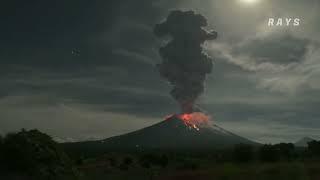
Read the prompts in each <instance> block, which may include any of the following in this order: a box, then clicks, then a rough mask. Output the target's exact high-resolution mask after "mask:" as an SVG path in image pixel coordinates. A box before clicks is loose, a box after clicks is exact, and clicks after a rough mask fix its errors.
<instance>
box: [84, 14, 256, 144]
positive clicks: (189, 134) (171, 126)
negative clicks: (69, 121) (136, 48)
mask: <svg viewBox="0 0 320 180" xmlns="http://www.w3.org/2000/svg"><path fill="white" fill-rule="evenodd" d="M205 26H207V21H206V19H205V18H204V17H203V16H202V15H199V14H195V13H194V12H192V11H186V12H183V11H172V12H171V13H170V15H169V16H168V18H167V19H166V21H164V22H163V23H161V24H158V25H156V27H155V29H154V32H155V34H156V35H157V36H159V37H163V36H166V35H168V36H170V37H171V41H170V42H168V43H167V44H166V45H165V46H164V47H162V48H160V55H161V57H162V59H163V62H162V63H161V64H158V65H157V67H158V69H159V72H160V74H161V76H162V77H163V78H165V79H166V80H168V81H169V82H170V84H171V85H172V86H173V89H172V91H171V95H172V97H173V98H174V99H175V100H176V101H177V102H178V103H179V105H180V106H181V111H182V112H181V113H179V114H174V115H170V116H168V117H166V120H165V121H162V122H160V123H158V124H155V125H153V126H150V127H146V128H144V129H141V130H138V131H134V132H131V133H128V134H124V135H121V136H116V137H112V138H108V139H106V140H103V141H99V142H98V143H97V142H88V143H95V144H94V145H93V146H95V147H99V146H101V147H102V148H101V149H109V150H110V149H138V150H140V149H143V150H144V149H208V148H211V149H212V148H215V149H219V148H225V147H230V146H233V145H235V144H239V143H245V144H255V143H254V142H252V141H250V140H247V139H245V138H242V137H240V136H237V135H235V134H233V133H230V132H228V131H226V130H224V129H222V128H220V127H218V126H217V125H215V124H210V122H211V121H210V120H209V119H210V117H209V116H208V115H206V114H205V113H203V112H201V111H200V109H199V108H196V107H195V102H196V100H197V98H198V97H199V96H200V95H201V93H203V91H204V81H205V79H206V75H207V74H208V73H210V72H211V70H212V60H211V58H210V57H209V56H207V55H206V54H205V53H204V52H203V50H202V44H203V43H204V42H205V41H206V40H213V39H215V38H216V37H217V33H216V32H214V31H207V30H205V29H203V27H205ZM91 146H92V144H91Z"/></svg>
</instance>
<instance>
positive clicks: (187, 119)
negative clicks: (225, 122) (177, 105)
mask: <svg viewBox="0 0 320 180" xmlns="http://www.w3.org/2000/svg"><path fill="white" fill-rule="evenodd" d="M172 118H177V119H179V120H181V121H182V122H183V123H184V124H185V125H186V126H188V127H189V128H194V129H196V130H197V131H199V130H200V128H201V127H207V126H209V119H210V118H209V116H207V115H205V114H204V113H201V112H193V113H189V114H187V113H184V114H179V115H176V114H175V115H170V116H168V117H167V118H166V120H170V119H172Z"/></svg>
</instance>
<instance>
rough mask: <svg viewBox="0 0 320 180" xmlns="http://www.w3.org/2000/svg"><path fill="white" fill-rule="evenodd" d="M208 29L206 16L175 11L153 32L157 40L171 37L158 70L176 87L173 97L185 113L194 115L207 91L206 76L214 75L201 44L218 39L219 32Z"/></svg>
mask: <svg viewBox="0 0 320 180" xmlns="http://www.w3.org/2000/svg"><path fill="white" fill-rule="evenodd" d="M205 26H207V20H206V18H205V17H204V16H202V15H200V14H195V13H194V12H193V11H179V10H175V11H172V12H171V13H170V14H169V16H168V17H167V19H166V20H165V21H164V22H162V23H160V24H157V25H156V26H155V28H154V33H155V35H156V36H158V37H164V36H170V37H171V40H170V42H169V43H167V44H166V45H165V46H164V47H161V48H160V50H159V53H160V55H161V57H162V59H163V62H162V63H161V64H158V65H157V67H158V69H159V72H160V74H161V76H162V77H163V78H165V79H167V80H168V81H169V82H170V84H171V85H172V86H173V89H172V90H171V95H172V97H173V98H174V99H175V100H176V101H177V102H178V103H179V104H180V106H181V109H182V112H183V113H192V112H194V111H195V108H194V103H195V101H196V99H197V98H198V97H199V96H200V95H201V94H202V93H203V91H204V81H205V79H206V75H207V74H209V73H211V71H212V65H213V64H212V59H211V58H210V57H209V56H208V55H206V54H205V53H204V52H203V49H202V44H203V43H204V42H205V41H206V40H214V39H216V38H217V32H215V31H207V30H205V29H204V28H203V27H205Z"/></svg>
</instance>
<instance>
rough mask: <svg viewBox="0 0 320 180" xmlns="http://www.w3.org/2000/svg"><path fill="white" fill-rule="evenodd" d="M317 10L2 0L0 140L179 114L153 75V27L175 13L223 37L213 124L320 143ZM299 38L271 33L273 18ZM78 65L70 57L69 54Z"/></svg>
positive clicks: (122, 0)
mask: <svg viewBox="0 0 320 180" xmlns="http://www.w3.org/2000/svg"><path fill="white" fill-rule="evenodd" d="M318 3H319V2H318V1H317V0H312V1H310V2H305V1H299V0H294V1H291V0H290V1H289V0H284V1H260V3H257V4H256V5H255V6H250V7H249V6H242V5H241V4H239V3H237V2H235V1H222V0H204V1H201V2H200V1H191V0H179V1H174V2H173V1H169V0H165V1H157V0H152V1H150V0H139V1H129V0H109V1H90V2H89V1H86V2H85V1H82V2H79V1H76V0H70V1H54V2H47V1H40V0H31V1H28V2H23V1H17V0H5V1H4V2H2V5H1V7H0V20H1V23H2V26H1V27H2V28H1V29H0V39H1V41H0V59H1V60H0V84H1V89H0V109H1V110H0V119H1V120H0V127H1V128H0V133H4V132H8V131H12V130H16V129H20V128H22V127H26V128H35V127H36V128H40V129H42V130H45V131H46V132H49V133H50V134H52V135H57V136H59V137H62V138H69V137H71V138H73V139H88V138H90V137H95V138H99V137H109V136H112V135H116V134H121V133H124V132H129V131H132V130H134V129H137V128H142V127H145V126H147V125H150V124H152V123H155V122H158V121H160V120H161V119H162V117H163V116H164V115H165V114H169V113H175V112H177V111H178V105H177V104H176V103H175V102H174V101H173V100H172V99H171V97H169V96H168V93H169V92H170V85H169V84H168V83H167V82H166V81H165V80H163V79H162V78H161V77H160V75H159V74H158V71H157V68H156V67H155V64H158V63H160V62H161V58H160V57H159V54H158V48H159V47H161V46H162V45H163V44H164V42H163V41H162V40H159V39H158V38H156V37H155V36H154V34H153V27H154V26H155V24H157V23H160V22H161V21H163V20H164V19H165V18H166V17H167V16H168V14H169V11H170V10H172V9H183V10H190V9H191V10H195V11H196V13H200V14H203V15H204V16H205V17H206V18H207V21H208V25H209V29H211V28H212V29H215V30H217V31H218V32H219V33H220V35H219V38H218V39H217V41H214V43H213V44H211V43H209V44H206V46H205V49H206V51H207V52H209V53H210V55H211V56H213V59H214V66H213V71H212V72H213V73H212V74H210V75H209V76H208V78H207V86H206V93H205V94H203V95H202V96H201V97H200V100H199V104H200V105H201V107H203V109H204V110H205V111H207V112H208V113H209V114H213V117H214V121H215V122H216V123H218V124H221V125H222V126H223V127H226V128H227V129H229V130H231V131H233V132H235V133H239V134H240V135H243V136H246V137H249V138H252V139H254V140H259V141H262V142H279V141H280V140H294V139H299V138H301V136H314V137H317V136H318V135H317V134H318V133H317V131H316V130H317V129H319V128H318V127H319V117H320V114H319V113H318V110H317V107H318V106H319V105H320V104H319V101H318V100H317V99H316V98H315V97H318V96H319V89H320V84H319V81H318V79H319V77H320V76H319V75H320V74H319V71H318V69H319V68H318V67H319V61H318V57H319V46H318V45H317V43H319V38H318V33H319V27H320V26H319V24H318V23H317V22H318V20H319V13H318V12H319V8H318V7H319V6H317V4H318ZM287 15H288V16H299V17H301V18H302V19H303V24H302V26H301V27H300V28H296V29H291V30H289V31H288V29H281V28H280V29H268V28H267V27H266V26H265V25H264V23H265V21H266V20H267V18H268V17H269V16H287ZM73 49H77V50H79V51H80V52H81V53H80V56H73V55H72V50H73Z"/></svg>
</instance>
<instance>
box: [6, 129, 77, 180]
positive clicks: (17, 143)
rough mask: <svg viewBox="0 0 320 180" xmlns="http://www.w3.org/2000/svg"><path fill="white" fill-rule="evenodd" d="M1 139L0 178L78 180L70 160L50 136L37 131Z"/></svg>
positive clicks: (14, 134) (10, 135) (9, 135)
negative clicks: (0, 170)
mask: <svg viewBox="0 0 320 180" xmlns="http://www.w3.org/2000/svg"><path fill="white" fill-rule="evenodd" d="M1 139H2V140H1V145H0V147H1V148H0V149H1V169H2V172H1V175H0V177H6V178H8V177H11V176H16V175H19V176H22V177H24V178H23V179H31V178H32V179H39V180H44V179H50V180H54V179H57V180H58V179H59V180H60V179H77V171H76V169H75V168H74V167H73V165H72V162H71V160H70V159H69V158H68V156H67V155H66V154H65V153H64V151H63V150H61V149H60V147H59V145H58V144H57V143H55V142H54V141H53V140H52V139H51V137H50V136H48V135H46V134H43V133H41V132H40V131H37V130H31V131H25V130H22V131H21V132H18V133H11V134H8V135H6V136H5V137H4V138H1ZM0 179H1V178H0ZM8 179H9V178H8Z"/></svg>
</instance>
